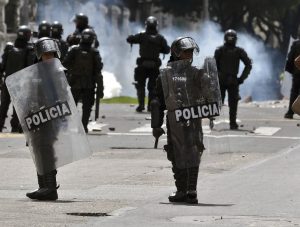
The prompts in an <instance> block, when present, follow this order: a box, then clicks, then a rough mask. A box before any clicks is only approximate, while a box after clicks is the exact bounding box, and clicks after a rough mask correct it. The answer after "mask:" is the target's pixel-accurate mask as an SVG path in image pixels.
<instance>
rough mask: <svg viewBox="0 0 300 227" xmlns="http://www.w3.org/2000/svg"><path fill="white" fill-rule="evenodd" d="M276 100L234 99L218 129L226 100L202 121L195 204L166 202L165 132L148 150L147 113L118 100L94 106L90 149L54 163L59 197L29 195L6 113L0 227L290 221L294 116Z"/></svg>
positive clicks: (23, 150) (30, 175) (297, 137)
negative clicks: (234, 123)
mask: <svg viewBox="0 0 300 227" xmlns="http://www.w3.org/2000/svg"><path fill="white" fill-rule="evenodd" d="M286 105H287V102H286V101H285V102H264V103H249V104H241V105H240V108H239V113H238V119H239V122H238V123H239V125H241V127H240V130H237V131H231V130H229V129H228V128H229V125H228V121H227V120H228V108H227V107H226V106H225V107H224V108H223V110H222V116H221V117H219V118H218V119H217V120H216V121H215V127H214V129H213V130H210V129H209V127H208V121H204V132H205V147H206V150H205V153H204V155H203V157H202V163H201V167H200V172H199V182H198V199H199V204H198V205H186V204H170V203H169V202H168V195H169V193H171V192H172V191H174V190H175V187H174V182H173V176H172V171H171V165H170V163H169V162H168V161H167V159H166V154H165V153H164V152H163V150H162V146H163V145H164V144H165V143H166V136H162V137H161V139H160V141H159V149H153V145H154V139H153V137H152V136H151V128H150V120H149V117H150V115H149V114H148V113H142V114H136V113H135V112H134V111H135V107H134V106H131V105H125V104H122V105H121V104H111V105H107V104H106V105H101V110H100V111H101V112H100V119H99V120H98V122H97V123H96V124H95V122H91V124H90V129H95V131H92V132H91V133H89V135H88V139H89V142H90V145H91V148H92V150H93V151H94V153H93V155H92V156H91V157H90V158H88V159H84V160H80V161H77V162H75V163H72V164H69V165H66V166H63V167H61V168H59V169H58V175H57V179H58V182H59V184H60V188H59V189H58V193H59V200H58V201H56V202H40V201H31V200H29V199H28V198H27V197H26V196H25V194H26V192H28V191H31V190H33V189H35V188H36V187H37V179H36V171H35V167H34V165H33V161H32V159H31V156H30V152H29V151H28V148H27V147H25V139H24V136H23V135H22V134H11V133H9V130H10V128H9V119H8V120H7V121H6V126H7V132H4V133H0V143H1V148H0V171H1V173H2V174H1V175H2V176H1V177H0V204H1V205H0V226H105V227H106V226H130V227H140V226H144V227H145V226H195V224H198V225H200V226H208V227H210V226H216V227H219V226H220V227H223V226H224V227H225V226H226V227H235V226H259V227H264V226H272V227H273V226H280V227H285V226H300V197H299V196H298V192H299V191H300V184H299V182H300V165H299V162H300V133H299V131H300V125H299V120H300V117H297V116H296V119H295V120H286V119H284V118H283V115H284V113H285V111H286ZM297 119H298V120H297ZM96 129H98V130H96ZM100 129H101V130H100Z"/></svg>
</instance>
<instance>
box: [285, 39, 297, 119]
mask: <svg viewBox="0 0 300 227" xmlns="http://www.w3.org/2000/svg"><path fill="white" fill-rule="evenodd" d="M299 55H300V40H296V41H294V42H293V44H292V46H291V49H290V51H289V53H288V57H287V60H286V64H285V70H286V71H287V72H289V73H290V74H292V87H291V94H290V102H289V108H288V111H287V112H286V113H285V115H284V117H285V118H288V119H292V118H293V115H294V112H293V110H292V104H293V103H294V101H295V100H296V98H297V97H298V95H299V94H300V70H299V69H298V68H297V67H296V66H295V63H294V61H295V59H296V58H297V57H298V56H299Z"/></svg>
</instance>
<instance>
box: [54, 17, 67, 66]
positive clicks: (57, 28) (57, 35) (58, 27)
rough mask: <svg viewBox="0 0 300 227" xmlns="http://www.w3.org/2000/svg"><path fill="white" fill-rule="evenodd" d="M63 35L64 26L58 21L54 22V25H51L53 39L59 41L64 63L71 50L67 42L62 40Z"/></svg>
mask: <svg viewBox="0 0 300 227" xmlns="http://www.w3.org/2000/svg"><path fill="white" fill-rule="evenodd" d="M62 34H63V27H62V24H61V23H59V22H58V21H54V22H53V24H52V25H51V38H53V39H56V40H57V43H58V47H59V50H60V53H61V57H60V60H61V61H63V59H64V58H65V56H66V54H67V52H68V49H69V46H68V43H67V41H65V40H64V39H63V38H62Z"/></svg>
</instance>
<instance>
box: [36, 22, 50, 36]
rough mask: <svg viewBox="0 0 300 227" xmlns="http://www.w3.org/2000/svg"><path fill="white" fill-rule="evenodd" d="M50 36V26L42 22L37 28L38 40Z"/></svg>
mask: <svg viewBox="0 0 300 227" xmlns="http://www.w3.org/2000/svg"><path fill="white" fill-rule="evenodd" d="M50 36H51V24H50V23H49V22H47V21H45V20H43V21H42V22H41V23H40V24H39V27H38V38H43V37H50Z"/></svg>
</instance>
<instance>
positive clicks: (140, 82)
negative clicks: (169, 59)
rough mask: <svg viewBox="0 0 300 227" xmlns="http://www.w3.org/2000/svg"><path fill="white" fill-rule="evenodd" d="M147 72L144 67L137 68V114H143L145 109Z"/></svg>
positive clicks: (135, 75)
mask: <svg viewBox="0 0 300 227" xmlns="http://www.w3.org/2000/svg"><path fill="white" fill-rule="evenodd" d="M146 73H147V72H146V70H145V68H143V67H140V66H138V67H136V68H135V73H134V80H135V82H136V85H135V87H136V92H137V99H138V103H139V105H138V107H137V108H136V111H137V112H142V111H143V110H144V109H145V86H146V79H147V75H146Z"/></svg>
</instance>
